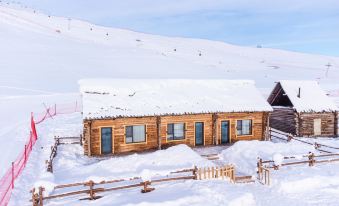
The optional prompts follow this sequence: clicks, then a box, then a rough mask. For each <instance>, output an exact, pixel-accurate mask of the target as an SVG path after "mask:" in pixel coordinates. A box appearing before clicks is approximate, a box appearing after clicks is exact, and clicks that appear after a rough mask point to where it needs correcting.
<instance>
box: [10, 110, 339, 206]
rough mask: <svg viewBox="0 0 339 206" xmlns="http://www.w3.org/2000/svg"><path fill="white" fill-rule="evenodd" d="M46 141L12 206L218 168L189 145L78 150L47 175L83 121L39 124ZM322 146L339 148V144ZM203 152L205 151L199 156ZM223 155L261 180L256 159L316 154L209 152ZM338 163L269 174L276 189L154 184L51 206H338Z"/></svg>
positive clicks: (239, 149) (238, 148)
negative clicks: (66, 187) (34, 195)
mask: <svg viewBox="0 0 339 206" xmlns="http://www.w3.org/2000/svg"><path fill="white" fill-rule="evenodd" d="M38 131H39V133H40V134H41V136H40V139H39V140H38V142H37V145H36V147H35V149H34V150H33V153H32V156H31V158H30V160H29V162H28V165H27V167H26V169H25V170H24V172H23V174H22V176H21V177H20V178H19V179H18V181H17V182H16V188H15V189H14V192H13V196H12V199H11V202H10V205H13V206H14V205H30V203H29V202H28V200H29V198H30V193H29V190H30V189H31V188H32V187H34V186H36V187H37V186H40V185H44V186H45V187H46V193H45V194H46V195H47V194H48V193H49V192H51V191H52V190H51V188H52V187H53V186H54V185H57V184H65V183H74V182H82V181H88V180H94V181H101V180H111V179H119V178H129V177H140V176H143V174H144V173H145V171H147V173H150V174H152V176H156V175H166V174H168V173H169V172H170V171H175V170H179V169H183V168H192V167H193V165H197V166H200V167H203V166H213V165H214V163H213V162H212V161H210V160H207V159H206V158H203V157H201V156H200V155H199V154H198V153H197V152H195V151H194V150H192V149H191V148H189V147H187V146H186V145H178V146H175V147H171V148H169V149H167V150H161V151H156V152H150V153H144V154H132V155H128V156H119V157H106V158H88V157H86V156H83V155H82V152H83V150H82V148H81V147H80V146H79V145H63V146H60V147H59V150H58V155H57V157H56V159H55V162H54V173H53V174H51V173H48V172H46V166H45V164H44V161H45V160H46V159H47V158H48V155H49V152H50V147H49V146H50V145H52V144H53V138H52V137H53V136H54V135H76V134H78V133H79V132H80V131H81V115H80V114H73V115H62V116H57V117H55V118H54V119H49V120H48V121H46V122H44V123H42V124H41V125H39V127H38ZM307 140H308V141H310V142H312V141H317V142H319V143H324V144H328V145H332V146H337V147H339V140H338V139H320V140H319V139H318V140H313V139H312V140H311V139H307ZM198 150H203V148H199V149H198ZM206 151H209V152H212V153H215V152H217V153H220V155H219V156H220V157H221V161H222V162H223V163H224V164H227V163H233V164H235V166H236V169H237V173H238V172H239V173H242V174H247V175H254V176H255V174H256V171H255V169H256V162H257V157H261V158H263V159H265V160H272V159H273V158H274V156H277V154H281V155H286V156H290V155H302V154H307V153H308V152H315V153H317V151H315V150H314V148H313V147H312V146H309V145H305V144H303V143H300V142H297V141H291V142H289V143H285V142H275V143H274V142H261V141H242V142H237V143H235V144H234V145H232V146H230V147H229V148H223V147H216V148H215V149H213V148H206ZM199 153H202V151H199ZM338 177H339V163H330V164H316V165H315V166H314V167H309V166H308V165H307V164H305V165H299V166H293V167H291V166H287V167H282V168H281V169H280V170H277V171H274V170H272V172H271V186H264V185H261V184H259V183H251V184H231V183H229V182H228V181H225V180H202V181H195V180H187V181H178V182H171V183H164V184H155V185H154V187H155V188H156V190H155V191H153V192H151V193H148V194H142V193H140V188H138V189H128V190H120V191H113V192H107V193H104V194H101V195H103V196H104V197H103V198H101V199H98V200H95V201H94V202H93V201H87V200H83V201H79V199H81V198H83V197H84V196H78V197H72V198H63V199H55V200H50V201H47V202H46V203H47V204H46V205H93V204H95V205H112V204H113V203H114V205H139V206H141V205H159V204H164V205H174V204H175V205H204V204H208V205H246V206H247V205H272V204H274V205H337V201H336V197H337V195H338V191H339V181H338Z"/></svg>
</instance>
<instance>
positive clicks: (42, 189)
mask: <svg viewBox="0 0 339 206" xmlns="http://www.w3.org/2000/svg"><path fill="white" fill-rule="evenodd" d="M44 191H45V188H43V187H39V206H43V205H44V203H43V201H44V196H43V192H44Z"/></svg>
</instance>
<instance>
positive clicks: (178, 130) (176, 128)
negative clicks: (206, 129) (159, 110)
mask: <svg viewBox="0 0 339 206" xmlns="http://www.w3.org/2000/svg"><path fill="white" fill-rule="evenodd" d="M180 139H185V124H184V123H176V124H167V140H180Z"/></svg>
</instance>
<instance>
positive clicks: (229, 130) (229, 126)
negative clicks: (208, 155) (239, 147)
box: [219, 119, 232, 145]
mask: <svg viewBox="0 0 339 206" xmlns="http://www.w3.org/2000/svg"><path fill="white" fill-rule="evenodd" d="M224 121H228V143H232V137H231V136H232V135H231V134H232V133H231V130H232V127H231V124H232V122H231V119H220V120H219V128H220V130H219V131H220V138H219V140H220V144H221V145H222V144H225V143H222V142H221V139H222V127H221V123H222V122H224ZM226 144H227V143H226Z"/></svg>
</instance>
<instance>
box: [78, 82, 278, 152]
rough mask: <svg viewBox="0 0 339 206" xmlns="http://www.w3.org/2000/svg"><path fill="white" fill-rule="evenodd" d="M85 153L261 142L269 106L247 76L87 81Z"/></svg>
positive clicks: (84, 87)
mask: <svg viewBox="0 0 339 206" xmlns="http://www.w3.org/2000/svg"><path fill="white" fill-rule="evenodd" d="M79 84H80V90H81V93H82V98H83V126H84V130H83V132H84V152H85V154H86V155H89V156H96V155H105V154H118V153H126V152H138V151H145V150H152V149H161V148H167V147H169V146H172V145H176V144H186V145H189V146H191V147H195V146H204V145H219V144H228V143H232V142H235V141H238V140H263V139H264V138H265V135H266V134H268V131H267V127H268V118H269V113H270V112H271V111H272V108H271V106H270V105H269V104H268V103H267V101H266V100H265V99H264V98H263V97H262V96H261V94H260V92H259V91H258V90H257V89H256V88H255V85H254V82H252V81H247V80H188V79H180V80H179V79H167V80H166V79H87V80H80V81H79Z"/></svg>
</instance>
